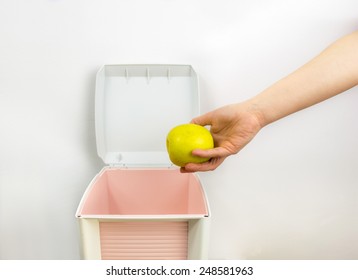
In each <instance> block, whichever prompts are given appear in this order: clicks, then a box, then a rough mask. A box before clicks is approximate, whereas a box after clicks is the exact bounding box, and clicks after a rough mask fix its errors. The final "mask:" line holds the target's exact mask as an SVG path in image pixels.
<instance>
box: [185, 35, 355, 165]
mask: <svg viewBox="0 0 358 280" xmlns="http://www.w3.org/2000/svg"><path fill="white" fill-rule="evenodd" d="M357 84H358V31H356V32H353V33H351V34H349V35H347V36H344V37H342V38H341V39H339V40H337V41H336V42H334V43H333V44H331V45H330V46H329V47H328V48H326V49H325V50H324V51H322V52H321V53H320V54H319V55H318V56H316V57H315V58H313V59H312V60H311V61H309V62H308V63H306V64H305V65H303V66H302V67H300V68H299V69H297V70H296V71H295V72H293V73H291V74H290V75H288V76H287V77H285V78H283V79H281V80H279V81H278V82H276V83H274V84H273V85H272V86H270V87H269V88H267V89H265V90H264V91H263V92H261V93H260V94H258V95H256V96H254V97H253V98H251V99H249V100H247V101H245V102H241V103H237V104H231V105H228V106H225V107H222V108H219V109H217V110H214V111H212V112H209V113H207V114H204V115H202V116H199V117H197V118H194V119H193V120H192V122H193V123H196V124H199V125H210V126H211V127H210V131H211V133H212V135H213V138H214V142H215V148H214V149H210V150H194V151H193V154H194V155H197V156H201V157H209V158H211V160H210V161H208V162H206V163H202V164H194V163H189V164H187V165H186V166H185V167H184V168H182V169H181V170H182V172H195V171H209V170H214V169H216V168H217V167H218V166H219V165H220V164H221V163H222V162H223V161H224V160H225V159H226V158H227V157H228V156H230V155H233V154H236V153H238V152H239V151H240V150H241V149H242V148H243V147H245V145H246V144H248V143H249V142H250V141H251V140H252V139H253V138H254V137H255V135H256V134H257V133H258V132H259V131H260V130H261V129H262V128H263V127H265V126H266V125H268V124H270V123H272V122H274V121H277V120H279V119H281V118H283V117H285V116H287V115H290V114H292V113H294V112H297V111H299V110H302V109H304V108H307V107H309V106H312V105H314V104H316V103H319V102H321V101H324V100H326V99H328V98H330V97H333V96H335V95H337V94H339V93H341V92H343V91H345V90H348V89H349V88H352V87H354V86H355V85H357Z"/></svg>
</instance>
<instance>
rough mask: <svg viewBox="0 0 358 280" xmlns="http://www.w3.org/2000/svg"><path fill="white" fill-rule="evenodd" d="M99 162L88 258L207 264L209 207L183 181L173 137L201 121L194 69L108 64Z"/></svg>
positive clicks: (195, 184) (86, 229)
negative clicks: (170, 149)
mask: <svg viewBox="0 0 358 280" xmlns="http://www.w3.org/2000/svg"><path fill="white" fill-rule="evenodd" d="M95 106H96V108H95V119H96V142H97V152H98V155H99V156H100V157H101V158H102V159H103V161H104V163H105V164H106V165H107V166H106V167H104V168H103V169H102V170H101V171H100V172H99V173H98V174H97V176H96V177H95V178H94V179H93V180H92V182H91V183H90V185H89V186H88V188H87V190H86V191H85V193H84V195H83V197H82V199H81V202H80V204H79V206H78V209H77V213H76V217H77V218H78V221H79V224H80V229H81V242H82V257H83V258H84V259H206V258H207V250H208V235H209V229H208V225H209V219H210V215H209V207H208V203H207V199H206V196H205V193H204V190H203V188H202V185H201V183H200V180H199V179H198V177H197V176H196V175H194V174H182V173H180V171H179V169H178V168H177V167H174V166H173V165H172V164H171V162H170V160H169V156H168V154H167V152H166V135H167V133H168V132H169V130H170V129H171V128H172V127H174V126H175V125H178V124H181V123H188V122H189V121H190V120H191V119H192V118H193V117H195V116H197V115H198V114H199V91H198V81H197V75H196V73H195V71H194V70H193V68H192V67H191V66H190V65H105V66H103V67H102V68H101V69H100V70H99V72H98V73H97V78H96V96H95Z"/></svg>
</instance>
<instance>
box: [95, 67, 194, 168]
mask: <svg viewBox="0 0 358 280" xmlns="http://www.w3.org/2000/svg"><path fill="white" fill-rule="evenodd" d="M199 104H200V102H199V90H198V79H197V75H196V73H195V71H194V70H193V68H192V67H191V66H190V65H104V66H103V67H102V68H101V69H100V70H99V71H98V73H97V78H96V97H95V118H96V141H97V152H98V155H99V156H100V157H101V158H102V159H103V161H104V162H105V163H106V164H109V165H119V166H128V167H130V166H135V167H156V166H158V167H163V166H168V167H169V166H171V165H172V163H171V162H170V159H169V156H168V154H167V151H166V136H167V134H168V132H169V131H170V129H171V128H173V127H174V126H176V125H179V124H182V123H188V122H190V120H191V119H192V118H194V117H195V116H197V115H198V114H199V111H200V109H199Z"/></svg>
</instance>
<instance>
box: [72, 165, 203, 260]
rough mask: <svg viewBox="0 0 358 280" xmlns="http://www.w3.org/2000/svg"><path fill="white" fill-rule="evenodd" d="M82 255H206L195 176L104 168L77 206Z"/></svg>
mask: <svg viewBox="0 0 358 280" xmlns="http://www.w3.org/2000/svg"><path fill="white" fill-rule="evenodd" d="M77 217H78V219H79V222H80V228H81V241H82V256H83V258H84V259H117V260H119V259H127V260H131V259H157V260H158V259H172V260H173V259H206V258H207V253H208V252H207V249H208V241H209V236H208V235H209V230H208V228H207V227H208V226H209V208H208V205H207V200H206V196H205V193H204V190H203V189H202V186H201V183H200V181H199V179H198V178H197V176H195V175H193V174H182V173H180V172H179V170H178V169H160V168H157V169H122V168H110V167H106V168H104V169H103V170H102V171H101V172H100V173H99V174H98V175H97V176H96V177H95V178H94V180H93V181H92V182H91V184H90V185H89V187H88V189H87V190H86V192H85V194H84V196H83V198H82V201H81V203H80V205H79V208H78V211H77Z"/></svg>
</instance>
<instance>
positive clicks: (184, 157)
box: [167, 124, 214, 167]
mask: <svg viewBox="0 0 358 280" xmlns="http://www.w3.org/2000/svg"><path fill="white" fill-rule="evenodd" d="M212 148H214V140H213V137H212V136H211V134H210V132H209V130H207V129H206V128H205V127H203V126H201V125H197V124H181V125H178V126H176V127H174V128H172V129H171V130H170V131H169V133H168V135H167V151H168V154H169V158H170V160H171V161H172V163H174V164H175V165H177V166H181V167H183V166H185V165H186V164H187V163H189V162H193V163H202V162H206V161H208V160H209V158H202V157H198V156H194V155H192V151H193V150H194V149H202V150H207V149H212Z"/></svg>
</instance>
